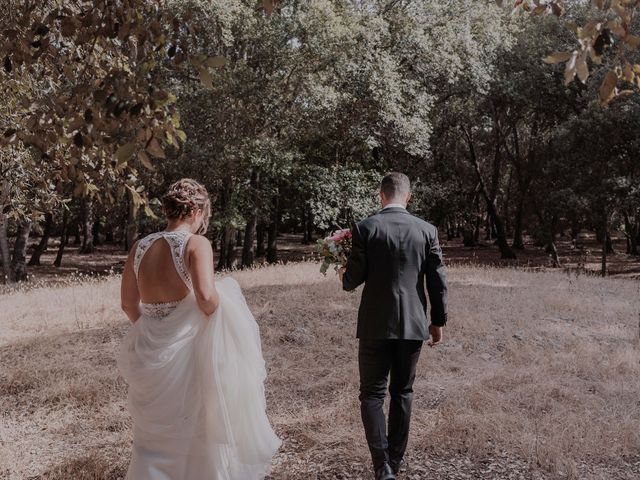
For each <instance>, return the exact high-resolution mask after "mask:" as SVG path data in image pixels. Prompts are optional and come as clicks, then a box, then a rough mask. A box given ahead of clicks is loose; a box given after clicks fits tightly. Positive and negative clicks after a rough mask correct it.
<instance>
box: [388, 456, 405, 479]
mask: <svg viewBox="0 0 640 480" xmlns="http://www.w3.org/2000/svg"><path fill="white" fill-rule="evenodd" d="M389 465H390V466H391V470H392V471H393V473H394V474H395V475H397V474H398V473H399V472H400V470H402V469H403V468H404V467H405V466H406V462H405V460H404V458H401V459H400V460H398V461H394V460H390V461H389Z"/></svg>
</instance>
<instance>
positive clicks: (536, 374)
mask: <svg viewBox="0 0 640 480" xmlns="http://www.w3.org/2000/svg"><path fill="white" fill-rule="evenodd" d="M234 276H235V277H236V278H237V279H238V280H239V282H240V283H241V285H242V286H243V288H244V290H245V294H246V296H247V299H248V301H249V304H250V305H251V307H252V310H253V312H254V314H255V316H256V318H257V320H258V322H259V323H260V326H261V329H262V336H263V344H264V351H265V357H266V361H267V364H268V367H269V372H270V374H269V380H268V385H267V392H268V403H269V411H270V412H269V413H270V417H271V419H272V421H273V423H274V425H275V427H276V429H277V430H278V432H279V434H280V435H281V436H282V437H283V438H284V440H285V444H284V448H283V449H282V451H281V452H280V453H279V455H278V456H277V457H276V459H275V467H274V472H273V478H275V479H314V478H317V479H329V478H349V479H357V478H368V475H369V473H368V452H367V449H366V446H365V442H364V438H363V437H364V436H363V433H362V428H361V425H360V418H359V406H358V401H357V365H356V340H355V339H354V338H353V336H354V332H355V314H356V309H357V304H358V300H359V295H357V294H347V293H344V292H342V291H341V290H340V288H339V285H338V283H337V281H336V280H335V279H334V278H331V277H328V278H323V277H322V276H320V275H319V274H318V273H317V265H315V264H290V265H288V266H277V267H269V268H263V269H259V270H255V271H251V272H239V273H236V274H234ZM449 278H450V286H451V295H450V303H451V309H450V318H451V324H450V326H449V327H448V328H447V331H446V335H447V337H446V344H445V345H443V346H442V348H439V349H433V350H431V349H426V350H425V351H424V353H423V355H422V358H421V364H420V366H419V376H418V379H417V381H416V400H415V410H414V411H415V414H414V424H413V425H414V427H413V431H412V439H411V444H410V460H411V464H412V469H411V471H410V472H409V474H408V476H406V477H405V478H413V479H421V478H432V479H438V478H443V479H444V478H458V477H453V476H451V474H447V473H446V471H445V470H446V468H445V467H446V465H449V464H451V465H453V463H452V462H454V460H455V461H458V460H459V459H461V458H462V459H463V460H464V462H467V463H469V464H470V465H472V466H473V468H474V469H475V470H473V471H474V472H480V471H483V472H484V471H485V470H486V469H489V470H486V473H485V474H483V475H482V478H572V479H577V478H581V479H588V478H592V479H596V478H620V479H626V478H628V479H632V478H638V475H640V463H638V452H640V433H639V429H638V422H639V419H640V402H638V392H639V391H640V364H639V358H640V356H639V351H640V349H639V343H638V333H639V330H638V327H639V320H640V304H639V298H640V283H639V282H638V281H630V280H622V279H619V280H614V279H600V278H597V277H587V276H580V277H575V276H567V275H565V274H562V273H560V272H538V273H531V272H522V271H516V270H509V269H490V268H478V267H455V268H451V269H450V271H449ZM127 328H128V326H127V324H126V322H125V320H124V316H123V315H122V314H121V313H120V312H119V309H118V281H117V279H116V278H111V279H108V280H106V281H90V282H87V283H85V284H80V285H70V286H61V287H59V288H42V289H35V290H31V291H28V292H18V293H13V294H7V295H2V296H0V366H1V369H0V412H1V417H0V420H1V423H0V478H7V479H21V478H41V479H68V478H74V479H117V478H120V477H122V476H123V474H124V473H123V472H124V471H125V470H126V465H127V462H128V455H129V443H130V440H131V436H130V427H131V425H130V421H129V417H128V415H127V412H126V402H125V399H124V398H125V395H126V385H125V384H124V382H123V381H122V379H121V378H119V377H118V375H117V370H116V366H115V354H116V352H117V348H118V345H119V342H120V338H121V337H122V335H123V334H124V332H125V331H126V329H127ZM496 459H497V460H496ZM505 462H511V463H518V469H519V471H520V472H521V473H520V475H521V476H508V474H507V473H504V474H502V473H497V472H498V470H495V469H494V470H491V469H493V468H494V467H491V468H489V467H488V466H487V465H494V464H503V463H505ZM483 465H484V467H483ZM440 467H442V469H444V470H442V472H443V473H441V476H438V475H439V474H438V473H437V472H438V471H440V470H439V469H440ZM470 468H471V467H470ZM481 468H485V470H481ZM496 468H497V467H496ZM613 468H615V472H616V473H615V475H614V476H611V473H610V472H611V471H612V470H611V469H613ZM426 472H428V473H429V475H428V477H427V473H426ZM492 472H493V473H492ZM607 472H609V473H607ZM477 475H480V474H477ZM460 478H463V477H460ZM468 478H480V476H475V477H474V476H473V475H472V476H470V477H468Z"/></svg>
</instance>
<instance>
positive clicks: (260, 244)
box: [256, 222, 266, 258]
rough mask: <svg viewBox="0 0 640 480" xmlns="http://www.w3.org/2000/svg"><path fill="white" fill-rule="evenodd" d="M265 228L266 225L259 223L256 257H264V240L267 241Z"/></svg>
mask: <svg viewBox="0 0 640 480" xmlns="http://www.w3.org/2000/svg"><path fill="white" fill-rule="evenodd" d="M265 230H266V229H265V227H264V223H262V222H260V223H258V226H257V228H256V244H257V245H256V257H258V258H260V257H264V253H265V249H264V240H265V233H266V232H265Z"/></svg>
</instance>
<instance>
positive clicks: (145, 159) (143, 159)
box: [138, 150, 155, 171]
mask: <svg viewBox="0 0 640 480" xmlns="http://www.w3.org/2000/svg"><path fill="white" fill-rule="evenodd" d="M138 160H140V163H141V164H142V165H144V167H145V168H146V169H147V170H151V171H154V170H155V168H154V166H153V164H152V163H151V159H150V158H149V155H147V152H145V151H144V150H141V151H140V152H138Z"/></svg>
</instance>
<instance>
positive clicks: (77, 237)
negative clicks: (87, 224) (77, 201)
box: [67, 218, 82, 245]
mask: <svg viewBox="0 0 640 480" xmlns="http://www.w3.org/2000/svg"><path fill="white" fill-rule="evenodd" d="M75 220H76V221H75V222H74V223H73V244H74V245H82V236H81V234H80V219H77V218H76V219H75ZM69 241H71V237H70V236H68V237H67V242H69ZM67 245H68V243H67Z"/></svg>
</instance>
